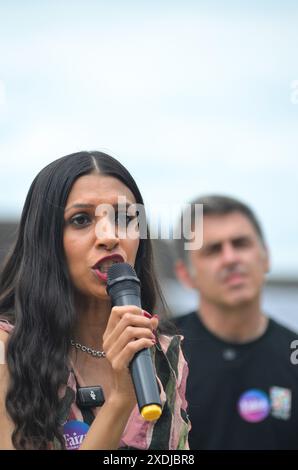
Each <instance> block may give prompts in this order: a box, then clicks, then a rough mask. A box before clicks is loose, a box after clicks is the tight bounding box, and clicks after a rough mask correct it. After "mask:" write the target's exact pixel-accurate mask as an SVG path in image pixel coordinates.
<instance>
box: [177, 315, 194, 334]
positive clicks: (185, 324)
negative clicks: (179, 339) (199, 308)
mask: <svg viewBox="0 0 298 470" xmlns="http://www.w3.org/2000/svg"><path fill="white" fill-rule="evenodd" d="M173 322H174V324H175V326H176V328H177V331H178V332H181V333H182V334H183V333H184V332H185V331H192V330H193V328H195V329H197V328H198V327H199V326H200V319H199V317H198V314H197V312H190V313H187V314H186V315H180V316H179V317H176V318H174V319H173Z"/></svg>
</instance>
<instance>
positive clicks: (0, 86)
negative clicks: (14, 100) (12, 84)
mask: <svg viewBox="0 0 298 470" xmlns="http://www.w3.org/2000/svg"><path fill="white" fill-rule="evenodd" d="M5 102H6V90H5V83H4V81H3V80H0V110H1V107H2V106H3V105H4V104H5Z"/></svg>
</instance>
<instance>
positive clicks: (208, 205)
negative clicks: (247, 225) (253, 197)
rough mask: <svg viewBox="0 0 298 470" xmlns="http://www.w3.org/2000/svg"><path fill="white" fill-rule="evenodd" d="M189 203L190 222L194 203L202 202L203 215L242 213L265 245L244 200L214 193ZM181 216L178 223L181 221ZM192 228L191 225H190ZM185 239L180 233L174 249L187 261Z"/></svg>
mask: <svg viewBox="0 0 298 470" xmlns="http://www.w3.org/2000/svg"><path fill="white" fill-rule="evenodd" d="M190 204H191V220H192V223H193V221H194V220H195V208H196V204H203V215H204V216H206V215H227V214H231V213H233V212H239V213H241V214H243V215H244V216H245V217H246V218H247V219H248V220H249V221H250V222H251V224H252V226H253V227H254V229H255V231H256V233H257V235H258V237H259V239H260V241H261V243H262V245H263V246H266V242H265V238H264V234H263V231H262V228H261V225H260V223H259V221H258V219H257V217H256V215H255V214H254V213H253V211H252V209H250V207H248V206H247V205H246V204H245V203H244V202H242V201H239V200H238V199H235V198H232V197H229V196H221V195H216V194H214V195H213V194H211V195H205V196H200V197H198V198H196V199H194V200H192V201H191V202H190ZM183 216H184V215H182V216H181V220H180V223H181V222H182V219H183ZM192 228H193V226H192ZM186 241H187V240H186V239H185V238H184V235H183V233H182V235H181V239H180V240H176V251H177V256H178V258H180V259H182V260H184V261H187V258H188V257H187V253H188V252H187V251H186V250H185V249H184V243H185V242H186Z"/></svg>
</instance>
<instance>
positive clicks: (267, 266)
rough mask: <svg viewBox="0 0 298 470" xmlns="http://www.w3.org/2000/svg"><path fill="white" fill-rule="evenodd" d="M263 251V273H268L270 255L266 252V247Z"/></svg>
mask: <svg viewBox="0 0 298 470" xmlns="http://www.w3.org/2000/svg"><path fill="white" fill-rule="evenodd" d="M263 250H264V270H265V273H269V271H270V269H271V266H270V265H271V263H270V253H269V251H268V248H267V247H266V246H264V248H263Z"/></svg>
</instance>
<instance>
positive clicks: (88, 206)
mask: <svg viewBox="0 0 298 470" xmlns="http://www.w3.org/2000/svg"><path fill="white" fill-rule="evenodd" d="M133 204H135V203H134V202H132V201H128V202H126V203H125V204H123V203H120V204H118V203H116V204H111V205H112V206H113V207H114V208H117V207H119V208H120V209H124V208H126V209H127V207H129V206H130V205H133ZM98 206H100V204H97V205H94V204H86V203H83V202H78V203H76V204H73V205H72V206H70V207H67V208H66V209H65V211H64V212H68V211H69V210H70V209H93V208H96V207H98Z"/></svg>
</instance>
